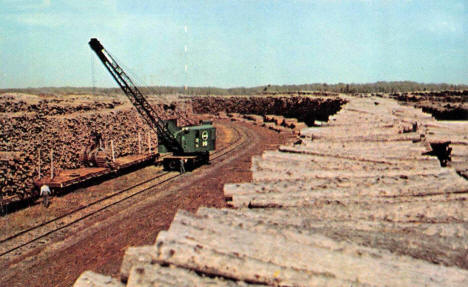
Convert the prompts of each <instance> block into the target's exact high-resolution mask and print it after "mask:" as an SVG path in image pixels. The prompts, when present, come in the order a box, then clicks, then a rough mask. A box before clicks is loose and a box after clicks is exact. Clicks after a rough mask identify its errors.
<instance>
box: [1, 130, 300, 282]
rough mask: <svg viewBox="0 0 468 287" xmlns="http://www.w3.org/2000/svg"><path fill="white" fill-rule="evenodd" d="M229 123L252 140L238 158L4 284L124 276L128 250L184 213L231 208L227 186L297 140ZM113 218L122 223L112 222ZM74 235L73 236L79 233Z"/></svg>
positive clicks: (133, 209) (177, 184)
mask: <svg viewBox="0 0 468 287" xmlns="http://www.w3.org/2000/svg"><path fill="white" fill-rule="evenodd" d="M226 123H229V124H232V125H235V126H237V127H239V128H242V129H243V130H245V131H246V132H247V133H248V135H249V143H248V144H247V145H246V146H244V147H243V148H241V149H240V150H239V151H238V152H237V153H236V154H235V155H233V156H230V158H228V159H226V160H224V161H222V162H221V163H219V164H213V165H211V166H204V167H202V168H200V169H199V170H196V171H194V172H192V173H189V174H186V175H184V176H182V177H180V178H178V179H176V180H175V181H174V182H172V183H171V185H170V187H168V190H167V192H165V193H164V195H162V196H160V197H159V198H158V199H157V200H153V201H148V202H151V203H149V204H145V203H144V202H137V203H135V204H134V205H133V206H128V207H125V208H124V209H123V210H120V211H109V212H108V214H105V215H102V216H100V217H99V218H95V219H93V221H94V222H93V223H92V224H91V225H92V226H93V228H96V226H97V231H96V232H94V233H93V232H90V233H89V236H81V237H80V238H79V239H77V240H75V241H74V243H73V244H70V245H69V246H67V247H66V248H60V249H59V250H58V251H56V252H50V251H51V250H48V252H49V253H50V254H51V255H50V256H40V255H38V256H37V257H36V258H34V259H33V260H30V263H24V262H23V265H22V268H21V269H19V270H18V268H12V269H11V270H9V271H8V272H7V274H8V276H7V277H8V278H9V279H7V280H6V281H3V280H0V285H1V286H71V285H72V284H73V282H74V281H75V280H76V278H77V277H78V276H79V275H80V274H81V273H82V272H83V271H85V270H93V271H96V272H99V273H104V274H109V275H113V276H118V274H119V268H120V265H121V261H122V256H123V253H124V251H125V249H126V248H127V247H128V246H138V245H145V244H153V243H154V240H155V238H156V235H157V234H158V232H159V231H161V230H165V229H167V228H168V227H169V225H170V223H171V221H172V219H173V216H174V214H175V213H176V211H177V210H178V209H185V210H189V211H196V210H197V209H198V207H200V206H210V207H223V206H225V201H224V196H223V185H224V184H225V183H235V182H245V181H249V180H250V179H251V171H250V160H251V157H252V156H253V155H256V154H261V153H262V152H263V151H264V150H266V149H274V148H275V147H277V146H278V145H279V144H283V143H285V142H286V141H288V140H290V139H291V136H290V135H286V134H278V133H276V132H274V131H271V130H268V129H266V128H262V127H259V126H254V125H250V124H246V123H239V122H234V123H231V122H228V121H226ZM225 137H226V134H224V135H223V136H220V137H219V141H218V142H220V145H219V146H218V148H221V147H222V146H223V138H225ZM113 217H114V218H116V219H115V220H109V218H110V219H112V218H113ZM68 236H69V237H73V234H71V235H68ZM67 239H68V238H67ZM54 246H55V245H54ZM58 246H60V245H58ZM52 251H53V250H52ZM27 261H28V260H25V262H27ZM10 272H13V273H14V274H12V273H10ZM2 281H3V282H2Z"/></svg>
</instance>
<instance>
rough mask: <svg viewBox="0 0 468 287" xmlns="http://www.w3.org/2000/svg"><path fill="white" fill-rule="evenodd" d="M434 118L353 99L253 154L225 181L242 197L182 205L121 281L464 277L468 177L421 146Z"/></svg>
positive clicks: (348, 281)
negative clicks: (292, 138) (245, 169)
mask: <svg viewBox="0 0 468 287" xmlns="http://www.w3.org/2000/svg"><path fill="white" fill-rule="evenodd" d="M433 123H434V120H433V119H432V118H431V117H428V116H427V115H426V114H424V113H422V112H421V111H419V110H416V109H413V108H409V107H401V106H399V105H398V104H396V102H394V101H391V100H386V99H374V98H361V99H357V98H355V99H350V100H349V103H348V104H347V105H345V106H344V108H343V110H342V111H340V112H339V113H338V114H337V115H336V116H333V118H332V119H331V121H330V122H329V123H328V126H325V127H320V128H306V129H304V130H303V139H302V143H300V144H295V145H288V146H283V147H281V148H280V150H278V151H268V152H265V153H264V154H262V155H261V156H257V157H254V158H253V162H252V173H253V179H254V181H253V182H251V183H238V184H227V185H225V187H224V193H225V197H226V199H227V200H228V202H229V204H230V205H231V206H233V207H235V209H214V208H201V209H199V210H198V211H197V212H196V214H191V213H188V212H185V211H179V212H178V213H177V214H176V216H175V218H174V220H173V222H172V224H171V226H170V228H169V230H167V231H162V232H160V233H159V234H158V237H157V238H156V242H155V244H154V245H151V246H142V247H132V248H129V249H128V250H127V251H126V254H125V256H124V259H123V263H122V268H121V280H122V282H123V283H125V282H127V286H160V285H158V284H160V282H164V284H166V285H167V286H171V285H180V283H179V282H182V281H177V280H178V278H179V276H180V277H182V275H179V274H186V273H189V274H190V275H191V276H187V277H186V276H185V275H183V276H184V280H187V281H183V282H184V284H186V285H187V286H197V285H207V284H201V283H199V282H202V281H200V280H216V281H217V283H213V284H218V285H223V286H230V285H228V284H227V283H218V282H220V281H221V282H222V281H223V280H226V279H229V280H231V281H229V284H232V286H237V285H242V284H247V283H245V282H249V284H262V285H268V286H467V285H468V251H467V250H468V245H467V239H468V221H467V219H468V208H467V207H468V206H467V203H466V202H467V201H466V199H467V193H468V181H467V180H466V179H464V178H463V177H461V176H459V175H458V174H457V172H456V171H455V170H454V169H453V168H451V167H445V168H444V167H441V165H440V161H439V160H438V159H437V158H436V157H434V156H429V155H425V153H426V152H427V151H428V148H429V147H428V142H427V139H428V137H426V133H427V132H428V130H427V129H426V128H425V127H427V126H428V125H429V124H433ZM414 124H416V126H417V128H416V129H415V128H413V127H414V126H415V125H414ZM373 131H374V132H373ZM452 131H453V130H452ZM454 136H456V133H455V134H454ZM348 137H349V138H350V140H348ZM193 272H196V273H193ZM93 275H94V276H101V275H98V274H93ZM189 277H190V278H189ZM186 278H187V279H186ZM77 284H78V282H77ZM234 284H237V285H234ZM166 285H161V286H166ZM76 286H79V285H76ZM99 286H103V285H99ZM215 286H217V285H215Z"/></svg>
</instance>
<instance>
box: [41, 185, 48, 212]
mask: <svg viewBox="0 0 468 287" xmlns="http://www.w3.org/2000/svg"><path fill="white" fill-rule="evenodd" d="M49 195H50V188H49V186H48V185H45V184H44V185H43V186H41V193H40V196H42V204H43V205H44V206H45V207H49Z"/></svg>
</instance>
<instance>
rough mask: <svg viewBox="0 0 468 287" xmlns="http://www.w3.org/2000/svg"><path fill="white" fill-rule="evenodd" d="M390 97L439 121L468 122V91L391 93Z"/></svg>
mask: <svg viewBox="0 0 468 287" xmlns="http://www.w3.org/2000/svg"><path fill="white" fill-rule="evenodd" d="M390 97H392V98H394V99H396V100H398V101H400V102H403V103H406V104H409V105H412V106H415V107H419V108H422V110H423V111H424V112H426V113H431V114H432V115H433V116H434V117H435V118H436V119H439V120H465V121H466V120H468V90H464V91H438V92H413V93H393V94H390Z"/></svg>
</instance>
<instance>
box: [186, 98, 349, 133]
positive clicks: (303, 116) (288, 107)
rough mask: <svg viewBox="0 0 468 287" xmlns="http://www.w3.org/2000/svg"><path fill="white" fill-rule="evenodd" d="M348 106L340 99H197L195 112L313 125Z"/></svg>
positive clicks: (194, 107)
mask: <svg viewBox="0 0 468 287" xmlns="http://www.w3.org/2000/svg"><path fill="white" fill-rule="evenodd" d="M344 103H345V101H344V100H343V99H342V98H339V97H303V96H287V97H286V96H277V97H272V96H268V97H267V96H253V97H194V98H193V110H194V112H196V113H219V112H226V113H239V114H256V115H261V116H265V115H280V116H284V117H287V118H297V119H298V120H299V121H301V122H305V123H306V124H307V125H309V126H312V125H313V124H314V122H315V121H316V120H320V121H326V120H328V117H329V116H330V115H333V114H335V113H336V112H338V111H339V110H340V108H341V105H342V104H344Z"/></svg>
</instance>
